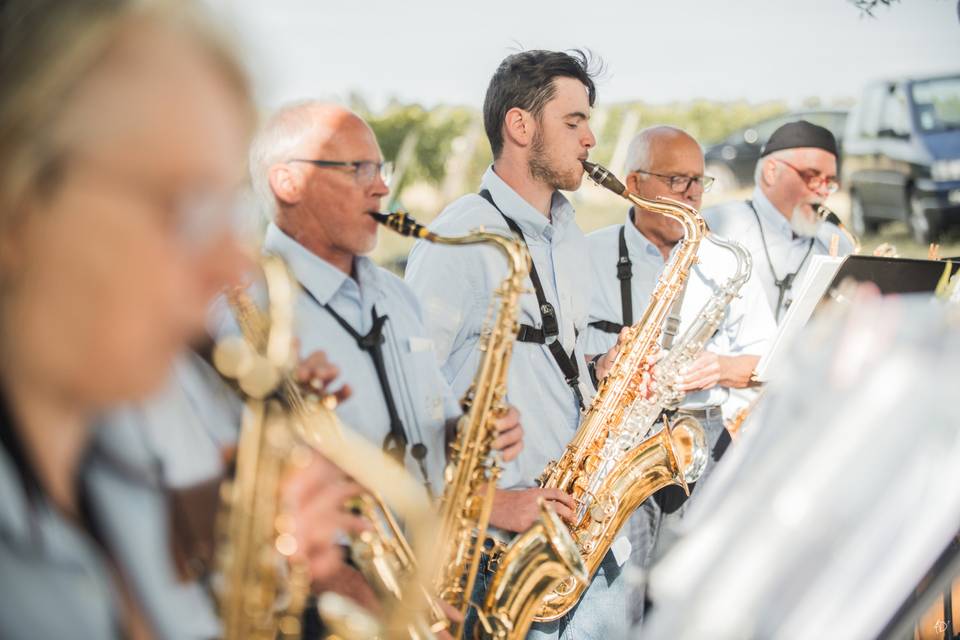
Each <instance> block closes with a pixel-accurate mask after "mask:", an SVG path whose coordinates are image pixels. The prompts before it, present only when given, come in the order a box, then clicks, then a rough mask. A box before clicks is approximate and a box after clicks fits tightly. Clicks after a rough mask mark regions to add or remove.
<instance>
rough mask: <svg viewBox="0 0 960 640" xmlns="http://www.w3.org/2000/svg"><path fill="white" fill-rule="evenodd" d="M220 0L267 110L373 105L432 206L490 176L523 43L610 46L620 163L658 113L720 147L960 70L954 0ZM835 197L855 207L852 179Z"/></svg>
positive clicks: (609, 138)
mask: <svg viewBox="0 0 960 640" xmlns="http://www.w3.org/2000/svg"><path fill="white" fill-rule="evenodd" d="M208 2H209V3H210V4H211V5H212V6H213V7H214V9H215V10H216V11H217V13H218V14H219V15H220V16H222V18H223V21H224V24H225V25H226V26H227V28H229V29H230V30H232V31H233V32H234V33H235V35H236V38H237V40H238V42H239V44H240V46H241V48H242V50H243V52H244V55H245V57H246V61H247V64H248V66H249V69H250V72H251V74H252V75H253V78H254V81H255V84H256V90H257V96H258V100H259V103H260V106H261V108H262V109H263V111H264V112H265V113H267V112H269V111H270V110H272V109H274V108H276V107H277V106H279V105H281V104H283V103H285V102H289V101H292V100H298V99H303V98H307V97H315V98H323V99H331V100H335V101H338V102H341V103H344V104H348V105H350V106H352V107H353V108H355V109H357V110H358V111H359V112H361V113H362V114H363V115H364V116H366V117H367V118H368V119H369V121H370V122H371V124H372V125H373V126H374V128H375V130H376V132H377V134H378V137H379V139H380V144H381V146H382V148H383V151H384V155H385V156H386V157H387V158H388V159H393V160H395V161H396V163H397V165H398V168H399V170H400V171H399V173H398V175H397V176H396V179H395V181H394V184H393V185H392V188H393V193H392V199H393V202H391V203H390V204H391V206H393V207H398V206H402V207H404V208H406V209H409V210H410V211H412V212H413V213H414V214H415V215H416V216H417V217H418V218H419V219H422V220H430V219H431V218H432V217H433V216H434V215H436V213H437V212H439V211H440V209H442V208H443V206H444V205H445V204H446V203H448V202H450V201H451V200H453V199H455V198H457V197H458V196H460V195H462V194H464V193H467V192H469V191H473V190H476V188H477V183H478V180H479V177H480V175H481V173H482V171H483V170H484V169H485V167H486V166H487V164H488V163H489V161H490V152H489V147H488V145H487V143H486V139H485V136H484V133H483V127H482V123H481V121H480V107H481V104H482V101H483V94H484V91H485V89H486V85H487V82H488V81H489V78H490V75H491V74H492V72H493V70H494V69H495V68H496V66H497V64H498V63H499V62H500V60H501V59H502V58H503V57H504V56H506V55H508V54H510V53H511V52H514V51H517V50H520V49H531V48H547V49H568V48H585V49H589V50H590V51H592V52H593V54H594V55H595V56H597V58H598V60H599V61H602V63H603V66H604V72H603V74H602V76H601V77H600V79H599V81H598V93H599V95H598V104H597V107H596V109H595V111H594V113H593V117H592V126H593V129H594V132H595V133H596V135H597V138H598V145H597V148H596V149H595V150H594V152H593V153H592V155H591V157H592V159H596V160H598V161H599V162H601V163H604V164H606V165H608V166H610V167H611V168H612V169H614V170H615V171H618V172H619V171H621V170H622V168H623V160H624V155H625V150H626V144H627V143H628V142H629V139H630V137H631V136H632V135H633V133H635V132H636V131H637V130H639V129H640V128H643V127H644V126H647V125H651V124H659V123H666V124H673V125H677V126H680V127H683V128H684V129H686V130H687V131H689V132H690V133H691V134H693V135H694V136H695V137H697V139H698V140H699V141H700V142H701V144H703V146H704V147H705V148H708V149H709V148H710V147H711V146H712V145H715V144H718V143H722V142H725V141H726V142H727V143H731V142H738V143H741V145H742V143H744V142H746V143H750V142H753V141H754V140H756V139H757V137H758V136H759V138H760V141H761V142H762V139H763V137H764V135H765V134H766V135H768V134H769V131H771V130H772V129H770V126H771V123H770V122H769V119H770V118H772V117H775V116H779V115H784V114H789V113H791V112H796V111H803V112H804V113H805V114H806V115H807V116H808V117H812V118H816V117H821V118H823V119H824V124H828V120H829V119H832V120H829V123H830V124H833V123H836V127H838V132H840V133H842V131H843V127H844V124H843V120H844V119H845V116H846V113H845V112H846V111H847V110H849V109H851V108H853V107H854V106H855V105H856V103H857V101H858V100H859V98H860V95H861V93H862V90H863V88H864V87H865V85H866V84H867V83H868V82H870V81H874V80H883V79H892V78H910V77H919V76H928V75H933V74H952V73H958V72H960V19H958V5H957V2H956V0H903V1H900V2H898V1H896V0H892V1H891V2H889V3H888V2H884V1H882V0H881V1H878V2H860V3H857V2H851V1H850V0H793V1H789V0H741V1H738V2H705V1H702V0H700V1H696V0H671V1H670V2H666V1H662V2H652V1H651V0H645V1H641V2H623V1H621V0H616V1H607V2H596V3H581V2H577V3H574V2H567V1H562V2H559V1H554V2H515V1H514V2H503V1H501V0H495V1H489V2H485V3H470V4H467V3H457V2H449V1H448V2H441V1H438V0H430V1H424V2H408V3H396V2H383V1H380V0H374V1H368V2H329V1H325V2H317V1H316V0H283V1H278V2H258V1H255V0H208ZM817 113H820V116H817V115H816V114H817ZM765 120H766V121H768V122H767V123H766V124H764V121H765ZM758 124H759V126H756V125H758ZM764 127H766V128H767V129H768V130H765V129H764ZM958 135H960V134H958ZM718 149H719V147H718ZM727 151H729V149H728V150H727ZM957 151H958V153H957V155H958V157H960V149H958V150H957ZM725 153H727V152H725ZM722 164H723V163H722V162H714V163H712V164H709V165H708V172H713V173H715V174H719V175H717V177H719V178H721V180H720V181H719V182H720V184H718V188H716V189H714V190H713V192H711V193H709V194H707V200H706V203H705V204H707V205H709V204H713V203H717V202H721V201H724V200H727V199H731V198H736V197H743V196H745V195H746V194H749V191H750V188H751V187H750V185H749V183H748V180H749V179H747V182H745V181H744V180H743V179H742V178H740V179H737V177H736V176H734V175H732V173H725V167H724V166H720V165H722ZM572 197H573V199H574V201H575V204H576V205H577V210H578V221H579V223H580V226H581V227H583V228H584V229H585V230H587V231H589V230H592V229H596V228H598V227H601V226H604V225H607V224H612V223H614V222H619V221H621V219H622V217H623V215H624V211H625V210H624V208H623V206H622V205H621V204H620V202H618V201H617V200H616V199H615V198H614V197H613V196H612V195H610V194H607V193H601V192H600V191H599V190H596V189H593V188H591V187H589V186H585V187H584V188H582V189H581V190H580V191H579V192H577V193H576V194H574V195H573V196H572ZM828 205H830V206H831V207H832V208H833V209H834V210H836V211H837V213H838V214H840V216H841V217H843V218H845V219H846V218H848V217H849V210H850V205H849V194H848V192H847V191H846V190H841V192H839V193H838V194H836V195H834V196H832V197H831V200H830V201H829V202H828ZM882 242H891V243H893V244H895V245H896V247H897V249H898V250H899V252H900V253H901V254H902V255H915V256H925V255H926V253H927V247H926V245H925V244H920V243H917V242H914V241H913V240H912V239H911V235H910V232H909V230H908V228H907V225H906V224H905V223H903V222H894V223H892V224H887V225H884V226H883V227H882V228H881V229H880V230H879V232H876V233H871V234H869V235H868V237H865V238H864V247H865V248H866V249H868V250H869V249H870V248H872V247H874V246H876V245H878V244H880V243H882ZM941 243H942V247H941V252H942V255H957V254H960V231H958V229H957V228H956V227H955V228H954V229H953V230H950V231H948V233H947V234H946V235H945V236H944V237H943V238H942V239H941ZM406 251H407V244H406V243H405V242H404V241H403V240H401V239H399V238H393V237H388V236H386V235H384V236H383V237H382V242H381V245H380V247H379V248H378V250H377V254H376V256H375V257H376V258H378V259H379V260H381V261H382V262H384V263H395V262H396V261H397V260H398V259H401V258H402V257H403V256H405V254H406Z"/></svg>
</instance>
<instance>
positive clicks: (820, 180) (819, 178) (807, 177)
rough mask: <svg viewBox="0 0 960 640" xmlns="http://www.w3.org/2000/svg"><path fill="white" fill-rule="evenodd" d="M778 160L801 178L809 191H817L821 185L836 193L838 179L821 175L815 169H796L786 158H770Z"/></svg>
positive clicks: (838, 183)
mask: <svg viewBox="0 0 960 640" xmlns="http://www.w3.org/2000/svg"><path fill="white" fill-rule="evenodd" d="M771 159H772V160H775V161H777V162H779V163H780V164H785V165H787V166H788V167H790V168H791V169H793V171H794V173H796V174H797V175H798V176H799V177H800V179H801V180H803V182H804V183H805V184H806V185H807V188H808V189H810V191H819V190H820V189H822V188H823V187H826V189H827V193H836V192H837V189H839V188H840V181H839V180H837V179H836V178H828V177H826V176H824V175H822V174H821V173H820V172H819V171H817V170H816V169H797V168H796V167H795V166H793V165H792V164H790V163H789V162H787V161H786V160H781V159H780V158H771Z"/></svg>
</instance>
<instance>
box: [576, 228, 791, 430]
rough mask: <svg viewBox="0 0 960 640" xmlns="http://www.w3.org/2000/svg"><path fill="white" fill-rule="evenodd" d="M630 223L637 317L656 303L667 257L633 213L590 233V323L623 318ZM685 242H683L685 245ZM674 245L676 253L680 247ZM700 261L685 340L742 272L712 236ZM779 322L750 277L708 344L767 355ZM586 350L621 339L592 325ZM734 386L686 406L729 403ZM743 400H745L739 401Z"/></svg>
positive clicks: (687, 307)
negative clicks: (622, 260) (622, 254)
mask: <svg viewBox="0 0 960 640" xmlns="http://www.w3.org/2000/svg"><path fill="white" fill-rule="evenodd" d="M621 226H623V227H624V238H625V240H626V244H627V255H628V256H629V257H630V261H631V262H632V263H633V264H632V266H631V272H632V277H631V280H630V284H631V289H630V291H631V303H632V305H631V306H632V312H633V321H634V322H636V321H638V320H639V319H640V317H641V316H642V315H643V312H644V311H645V310H646V308H647V305H648V304H649V302H650V294H651V293H653V290H654V288H655V287H656V284H657V280H658V278H659V277H660V274H661V273H662V272H663V268H664V266H665V264H666V262H665V261H664V259H663V255H662V254H661V253H660V250H659V249H657V247H656V246H654V244H653V243H652V242H650V241H649V240H648V239H647V238H646V237H645V236H644V235H643V234H642V233H640V231H639V230H638V229H637V227H636V226H635V225H634V223H633V221H632V220H631V219H630V215H629V214H628V215H627V219H626V221H625V222H624V224H623V225H614V226H610V227H606V228H604V229H600V230H598V231H594V232H593V233H591V234H590V235H589V236H587V241H588V242H589V243H590V263H591V274H592V282H593V300H592V301H591V304H590V322H594V321H596V320H607V321H609V322H616V323H621V322H622V321H623V314H622V305H621V301H620V280H618V279H617V259H618V258H619V244H620V228H621ZM679 246H680V245H677V247H679ZM677 247H674V249H673V251H672V252H671V254H670V257H671V258H672V257H673V255H674V253H675V252H676V250H677ZM697 260H698V262H697V264H695V265H694V266H693V268H692V269H690V272H689V276H688V278H687V286H686V291H685V293H684V296H683V302H682V304H681V307H680V328H679V332H678V334H677V339H679V338H680V337H681V336H682V335H683V333H684V331H686V330H687V328H688V327H689V326H690V324H691V323H693V322H694V320H696V318H697V316H698V315H699V313H700V310H701V309H702V308H703V306H704V305H705V304H706V303H707V301H708V300H709V299H710V298H711V297H712V296H713V294H714V292H715V291H716V290H717V289H718V288H719V287H721V286H723V285H724V284H725V283H726V282H727V280H728V279H729V278H730V277H731V276H732V275H733V274H734V273H735V271H736V259H735V258H734V256H733V254H732V253H730V252H729V251H727V250H726V249H723V248H721V247H719V246H717V245H715V244H713V243H712V242H710V241H708V240H707V239H703V240H702V241H701V242H700V247H699V249H698V250H697ZM776 330H777V326H776V323H775V322H774V320H773V315H772V314H771V313H770V309H769V307H768V306H767V304H766V299H765V298H764V295H763V292H762V291H761V290H760V288H759V284H758V283H757V282H755V281H753V279H751V280H748V281H747V282H746V283H745V284H744V285H743V287H741V289H740V295H739V297H737V298H735V299H734V300H733V302H731V303H730V305H729V306H728V307H727V310H726V312H725V314H724V317H723V321H722V322H721V324H720V327H719V328H718V330H717V332H716V333H715V334H714V336H713V337H712V338H711V339H710V340H709V341H708V342H707V345H706V349H708V350H710V351H713V352H714V353H717V354H719V355H725V356H738V355H757V356H759V355H763V354H764V353H765V352H766V350H767V348H769V345H770V341H771V340H772V339H773V337H774V336H775V334H776ZM581 340H583V344H584V347H583V348H584V351H585V352H586V353H588V354H598V353H606V352H607V351H608V350H609V349H610V348H611V347H612V346H613V345H614V344H616V341H617V335H616V334H612V333H606V332H604V331H601V330H600V329H597V328H596V327H589V326H588V327H587V329H586V330H585V331H584V332H583V334H582V335H581ZM729 395H730V390H729V389H728V388H727V387H719V386H715V387H713V388H711V389H707V390H703V391H697V392H694V393H688V394H687V396H686V398H685V400H684V403H683V406H684V407H686V408H700V407H705V406H709V405H724V412H725V413H727V412H728V411H729V410H730V408H728V407H727V406H725V405H726V402H727V400H728V398H729ZM738 404H740V403H739V402H738Z"/></svg>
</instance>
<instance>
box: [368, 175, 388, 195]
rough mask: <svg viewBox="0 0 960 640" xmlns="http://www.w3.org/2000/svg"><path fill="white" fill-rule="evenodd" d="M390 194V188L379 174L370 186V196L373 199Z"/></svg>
mask: <svg viewBox="0 0 960 640" xmlns="http://www.w3.org/2000/svg"><path fill="white" fill-rule="evenodd" d="M388 193H390V186H389V185H388V184H387V183H386V182H385V181H384V179H383V176H381V175H380V174H379V173H378V174H377V175H376V176H375V177H374V178H373V182H372V183H371V184H370V191H369V194H370V196H371V197H375V198H382V197H384V196H386V195H387V194H388Z"/></svg>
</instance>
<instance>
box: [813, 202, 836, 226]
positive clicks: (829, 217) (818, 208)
mask: <svg viewBox="0 0 960 640" xmlns="http://www.w3.org/2000/svg"><path fill="white" fill-rule="evenodd" d="M813 210H814V211H815V212H816V214H817V217H818V218H819V219H820V220H823V221H824V222H829V223H831V224H835V225H837V227H839V228H841V229H842V228H843V223H842V222H840V218H839V217H838V216H837V214H835V213H834V212H833V211H830V209H827V208H826V207H825V206H823V205H822V204H820V203H816V204H814V205H813Z"/></svg>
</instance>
